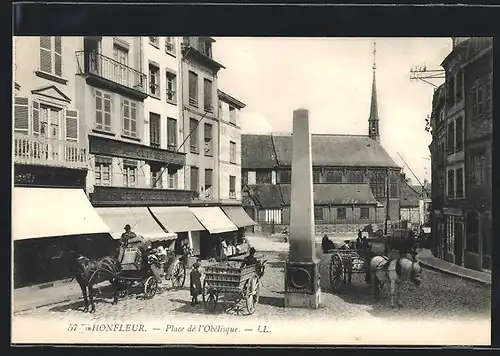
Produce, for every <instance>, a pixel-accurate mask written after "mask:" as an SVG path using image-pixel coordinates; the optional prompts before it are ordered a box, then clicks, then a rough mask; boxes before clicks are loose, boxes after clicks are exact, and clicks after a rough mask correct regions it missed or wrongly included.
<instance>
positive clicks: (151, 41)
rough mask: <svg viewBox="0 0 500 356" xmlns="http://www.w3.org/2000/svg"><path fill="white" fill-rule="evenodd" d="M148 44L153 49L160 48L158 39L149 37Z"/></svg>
mask: <svg viewBox="0 0 500 356" xmlns="http://www.w3.org/2000/svg"><path fill="white" fill-rule="evenodd" d="M149 44H150V45H153V46H154V47H156V48H158V47H160V39H159V38H158V37H149Z"/></svg>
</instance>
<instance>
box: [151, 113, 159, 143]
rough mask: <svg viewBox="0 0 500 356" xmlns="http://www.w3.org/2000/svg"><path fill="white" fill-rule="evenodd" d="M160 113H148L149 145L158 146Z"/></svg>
mask: <svg viewBox="0 0 500 356" xmlns="http://www.w3.org/2000/svg"><path fill="white" fill-rule="evenodd" d="M160 121H161V119H160V115H158V114H155V113H152V112H151V113H149V145H150V146H151V147H157V148H159V147H160V142H161V141H160Z"/></svg>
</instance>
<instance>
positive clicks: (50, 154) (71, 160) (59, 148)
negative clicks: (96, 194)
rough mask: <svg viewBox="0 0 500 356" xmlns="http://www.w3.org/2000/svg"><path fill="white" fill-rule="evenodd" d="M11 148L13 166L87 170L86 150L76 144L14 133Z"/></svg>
mask: <svg viewBox="0 0 500 356" xmlns="http://www.w3.org/2000/svg"><path fill="white" fill-rule="evenodd" d="M13 147H14V163H15V164H31V165H40V166H52V167H64V168H73V169H86V168H87V150H86V149H85V148H83V147H80V145H79V143H78V142H71V141H63V140H56V139H50V138H44V137H40V136H29V135H25V134H19V133H16V134H14V143H13Z"/></svg>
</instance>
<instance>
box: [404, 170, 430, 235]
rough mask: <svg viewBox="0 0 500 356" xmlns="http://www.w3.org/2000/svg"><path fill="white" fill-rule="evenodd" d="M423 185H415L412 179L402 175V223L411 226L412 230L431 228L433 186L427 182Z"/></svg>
mask: <svg viewBox="0 0 500 356" xmlns="http://www.w3.org/2000/svg"><path fill="white" fill-rule="evenodd" d="M422 184H423V186H422V185H414V184H412V182H411V179H410V178H406V176H405V174H404V173H402V174H401V190H400V203H399V206H400V210H401V212H400V215H401V222H407V223H409V224H411V228H420V227H422V226H424V225H425V226H429V224H430V213H429V210H430V208H431V189H432V188H431V184H430V183H428V182H427V181H426V180H424V182H423V183H422Z"/></svg>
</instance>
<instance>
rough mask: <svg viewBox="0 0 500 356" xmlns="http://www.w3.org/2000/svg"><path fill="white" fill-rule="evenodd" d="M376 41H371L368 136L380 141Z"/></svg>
mask: <svg viewBox="0 0 500 356" xmlns="http://www.w3.org/2000/svg"><path fill="white" fill-rule="evenodd" d="M376 53H377V49H376V43H375V42H373V82H372V101H371V105H370V117H369V118H368V136H369V137H370V138H372V139H374V140H376V141H378V142H380V131H379V118H378V107H377V106H378V105H377V84H376V78H375V70H376V69H377V65H376Z"/></svg>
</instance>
